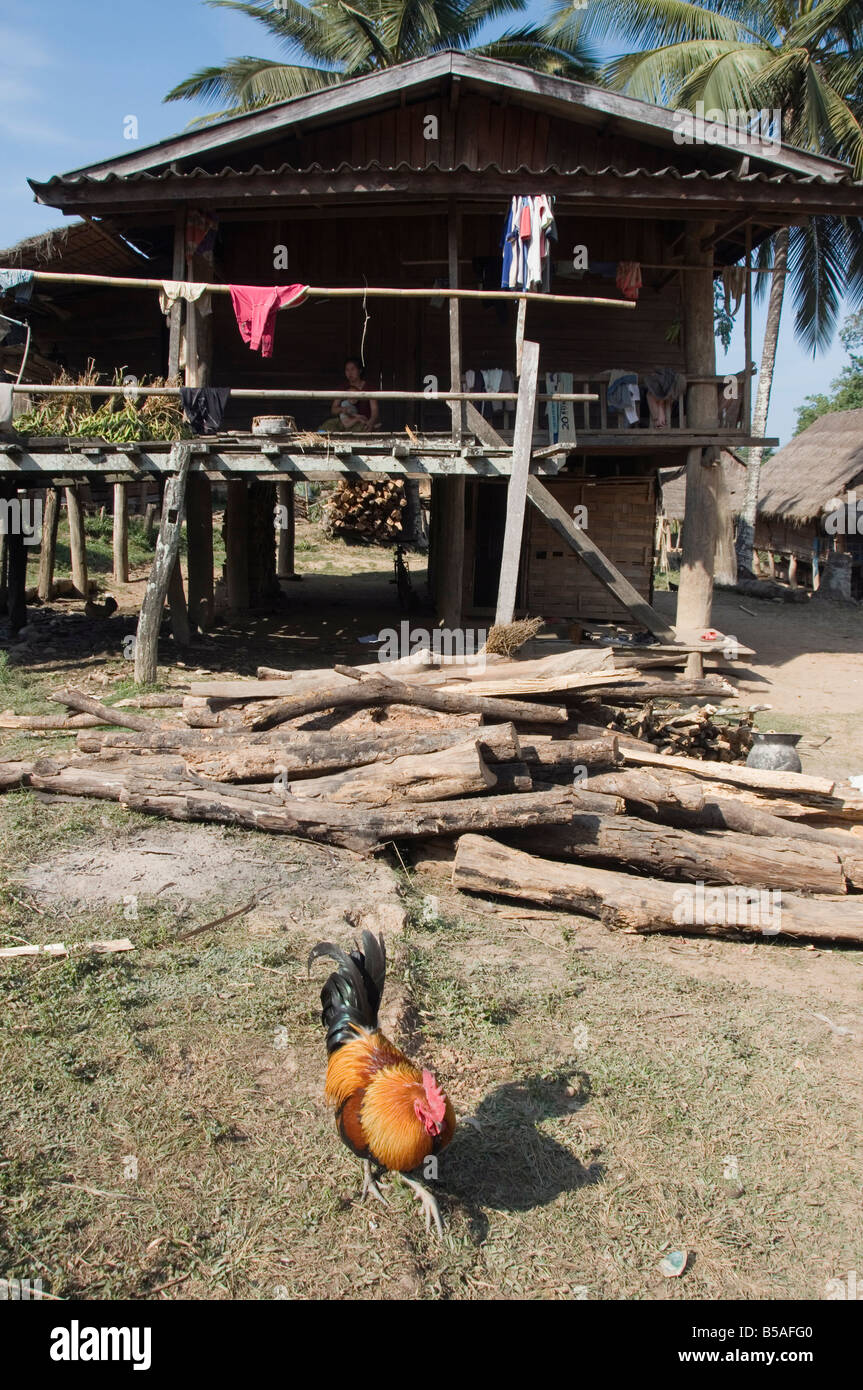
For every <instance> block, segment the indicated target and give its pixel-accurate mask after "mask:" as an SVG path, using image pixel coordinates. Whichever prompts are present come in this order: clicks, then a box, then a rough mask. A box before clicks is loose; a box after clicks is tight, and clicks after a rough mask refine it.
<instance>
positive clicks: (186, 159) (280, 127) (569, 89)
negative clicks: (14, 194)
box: [34, 51, 850, 188]
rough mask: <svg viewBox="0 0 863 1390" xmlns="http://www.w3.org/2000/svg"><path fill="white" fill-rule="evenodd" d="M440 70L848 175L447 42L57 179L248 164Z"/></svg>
mask: <svg viewBox="0 0 863 1390" xmlns="http://www.w3.org/2000/svg"><path fill="white" fill-rule="evenodd" d="M446 79H449V81H450V82H451V83H452V84H454V85H457V87H458V88H459V90H460V91H463V92H465V93H467V92H484V93H486V94H492V93H497V94H498V95H500V94H503V95H504V96H505V98H506V100H507V101H508V102H514V103H516V104H521V105H527V106H530V107H533V108H534V109H535V110H538V111H543V112H545V113H546V114H547V115H550V116H551V115H553V116H556V117H558V118H562V119H564V120H567V121H570V122H575V123H576V124H580V125H586V126H591V127H593V128H594V129H597V130H599V131H601V132H606V131H609V130H613V131H614V132H615V133H616V134H617V135H619V136H624V137H626V138H627V140H630V141H636V142H638V143H640V144H642V145H644V146H653V147H655V148H659V149H662V150H673V151H675V152H676V154H677V156H678V157H679V158H681V162H683V163H684V164H687V163H689V162H691V161H688V160H687V159H686V158H685V155H686V152H687V151H689V150H691V149H693V148H697V150H698V163H699V164H701V165H703V166H704V167H706V168H707V169H708V170H711V171H717V170H722V169H723V168H732V167H738V166H740V164H741V160H742V159H745V160H747V161H753V162H755V164H756V165H758V166H759V167H763V168H765V169H766V170H767V171H769V172H771V173H777V172H780V171H781V172H786V173H789V174H793V175H797V176H803V177H808V178H816V179H818V180H819V181H823V182H825V183H835V182H839V181H845V180H847V179H848V178H849V176H850V171H849V169H848V166H847V165H844V164H841V163H839V162H838V161H836V160H832V159H825V158H823V157H821V156H819V155H813V154H810V153H808V152H806V151H801V150H795V149H792V148H791V147H789V146H782V147H780V148H777V147H776V146H775V145H772V144H770V143H767V142H765V141H762V140H760V139H756V138H754V137H752V136H748V135H742V134H740V133H739V132H737V131H728V130H726V128H725V127H722V128H721V130H720V129H719V128H718V127H714V131H717V130H718V131H719V133H720V134H721V135H722V139H721V140H720V141H718V142H717V143H708V144H699V145H697V146H694V147H693V146H687V145H686V144H683V143H682V140H681V137H682V136H683V135H685V128H683V127H682V125H681V113H679V112H673V111H670V110H667V109H666V108H664V107H660V106H654V105H651V104H650V103H648V102H644V101H640V100H637V99H636V98H634V97H628V96H623V95H621V94H620V93H617V92H610V91H607V90H605V89H604V88H600V87H594V86H590V85H588V84H586V83H582V82H575V81H572V80H571V79H569V78H561V77H548V76H546V75H544V74H540V73H536V72H533V71H531V70H529V69H526V68H522V67H518V66H515V65H513V64H510V63H502V62H498V61H497V60H494V59H489V58H479V57H475V56H473V55H471V54H466V53H459V52H450V51H446V52H442V53H437V54H433V55H431V56H430V57H425V58H418V59H415V60H413V61H411V62H408V63H403V64H399V65H398V66H396V67H392V68H386V69H383V70H382V71H380V72H375V73H371V74H368V75H367V76H364V77H358V78H353V79H350V80H348V81H346V82H342V83H339V84H337V85H334V86H333V87H329V88H325V89H324V90H323V91H317V92H313V93H309V94H308V95H305V96H300V97H294V98H292V99H291V100H289V101H284V102H279V103H277V104H275V105H273V106H269V107H267V108H265V109H264V110H262V111H254V112H249V113H247V114H245V115H242V116H234V117H229V118H227V119H225V120H221V121H218V122H214V123H213V124H211V125H208V126H206V127H203V128H202V129H199V130H194V131H186V132H184V133H182V134H180V135H177V136H174V137H171V138H170V139H167V140H162V141H160V142H159V143H158V144H155V145H151V146H147V147H145V148H144V149H141V150H135V151H134V152H132V153H129V154H124V155H121V156H118V157H117V158H114V159H109V160H103V161H101V162H99V163H97V164H91V165H87V166H85V167H84V168H81V169H77V170H72V171H70V172H69V173H67V174H64V175H62V178H61V181H62V182H67V181H68V182H75V181H78V180H87V181H98V180H101V179H105V178H110V177H111V176H112V175H113V176H115V177H120V178H123V177H127V176H130V175H134V174H142V173H149V174H156V173H159V172H161V171H165V170H167V169H172V170H173V171H175V172H178V173H179V172H186V171H188V170H189V169H191V168H193V167H196V166H200V165H201V164H205V165H206V164H207V163H208V161H212V160H214V159H215V160H219V161H222V162H224V163H231V161H234V164H235V166H239V165H241V164H245V165H246V166H247V167H248V163H249V161H250V160H251V161H252V162H255V161H254V151H255V150H256V149H261V148H266V147H268V146H270V147H272V146H273V145H277V144H278V143H279V142H280V141H284V140H285V139H287V138H289V137H290V136H291V135H292V134H294V133H295V132H298V131H299V130H300V129H301V128H302V129H303V130H310V129H314V128H320V127H326V126H333V125H338V124H345V125H347V124H348V123H350V122H351V121H355V120H356V119H357V118H358V117H360V116H362V115H365V114H371V113H373V112H374V111H376V110H377V111H381V110H386V109H388V108H392V107H393V106H394V105H403V104H404V103H405V102H407V101H410V102H411V103H415V102H417V101H421V100H422V98H423V96H424V95H429V96H432V95H433V94H435V93H436V92H438V93H439V91H440V89H441V87H442V84H443V83H444V81H445V80H446ZM282 162H283V161H282V160H277V161H275V163H276V164H280V163H282ZM270 167H271V168H272V167H273V164H272V163H271V164H270ZM516 167H517V166H516ZM52 182H53V180H52ZM45 186H46V185H34V187H39V188H44V187H45Z"/></svg>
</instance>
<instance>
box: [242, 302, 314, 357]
mask: <svg viewBox="0 0 863 1390" xmlns="http://www.w3.org/2000/svg"><path fill="white" fill-rule="evenodd" d="M308 288H309V287H308V285H231V303H232V304H233V306H234V313H235V314H236V316H237V327H238V328H239V330H240V333H241V334H242V338H243V342H244V343H248V345H249V347H250V348H251V349H252V352H257V351H258V348H260V350H261V356H262V357H272V355H273V339H274V337H275V331H276V314H277V313H278V312H279V310H280V309H286V308H288V307H289V306H293V305H295V304H301V303H302V301H303V300H304V299H305V297H306V293H307V291H308Z"/></svg>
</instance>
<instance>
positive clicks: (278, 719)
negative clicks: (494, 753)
mask: <svg viewBox="0 0 863 1390" xmlns="http://www.w3.org/2000/svg"><path fill="white" fill-rule="evenodd" d="M337 669H338V668H337ZM340 674H341V672H340ZM396 703H398V704H400V705H419V706H420V707H421V708H424V709H435V710H443V711H445V712H448V713H452V714H461V713H464V712H467V713H476V714H481V715H482V716H483V717H484V718H486V719H490V720H494V721H496V722H498V723H499V722H501V721H506V722H510V721H512V722H513V723H515V722H519V723H535V722H542V723H544V724H547V723H552V724H554V723H561V724H562V723H565V722H566V719H567V713H566V710H565V709H563V708H561V707H554V706H552V705H535V704H528V703H527V702H526V701H525V702H523V703H522V702H519V701H517V700H495V699H490V698H487V697H486V696H483V695H475V694H473V692H471V691H466V690H458V691H456V690H428V689H425V688H424V687H423V688H420V689H415V688H414V687H413V686H410V685H406V684H405V683H404V682H403V681H390V680H384V679H381V678H369V679H368V680H362V681H355V682H354V683H353V685H352V686H349V687H346V686H344V685H341V686H338V687H330V688H329V689H324V690H318V691H308V692H307V693H304V694H300V695H287V696H285V697H284V698H283V699H281V700H275V701H273V702H272V703H271V704H270V703H267V704H265V705H256V706H254V707H253V708H252V709H251V710H250V711H249V712H248V713H247V714H246V715H245V716H244V720H243V722H244V724H245V725H246V727H247V728H250V729H269V728H272V726H273V725H274V724H283V723H285V721H286V720H288V719H298V718H300V717H301V716H303V715H307V714H317V713H319V712H320V711H321V710H325V709H338V708H343V707H345V706H347V707H353V708H357V707H359V706H361V705H365V706H368V705H379V704H396Z"/></svg>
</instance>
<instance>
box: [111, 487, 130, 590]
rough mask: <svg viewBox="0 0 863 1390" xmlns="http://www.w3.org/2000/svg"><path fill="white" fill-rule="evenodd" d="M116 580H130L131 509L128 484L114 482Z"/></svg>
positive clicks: (117, 582)
mask: <svg viewBox="0 0 863 1390" xmlns="http://www.w3.org/2000/svg"><path fill="white" fill-rule="evenodd" d="M113 546H114V576H113V577H114V582H115V583H116V584H128V582H129V509H128V506H127V502H126V484H125V483H115V484H114V526H113Z"/></svg>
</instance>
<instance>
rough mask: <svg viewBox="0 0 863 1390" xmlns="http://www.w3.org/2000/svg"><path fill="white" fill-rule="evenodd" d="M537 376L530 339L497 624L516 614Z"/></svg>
mask: <svg viewBox="0 0 863 1390" xmlns="http://www.w3.org/2000/svg"><path fill="white" fill-rule="evenodd" d="M538 376H539V343H531V342H527V343H525V344H524V350H523V354H522V372H521V376H520V378H519V383H518V405H517V407H516V412H515V433H514V437H513V444H512V469H511V471H510V475H509V482H508V484H507V490H506V528H505V530H504V536H503V556H502V558H501V564H500V581H499V584H498V591H497V613H496V616H495V622H496V623H511V622H512V620H513V617H514V615H515V599H516V590H517V587H518V568H519V561H520V559H521V549H522V540H523V537H524V509H525V502H526V498H527V480H528V478H529V476H530V451H531V445H532V443H533V417H534V413H535V411H536V388H537V378H538Z"/></svg>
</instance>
